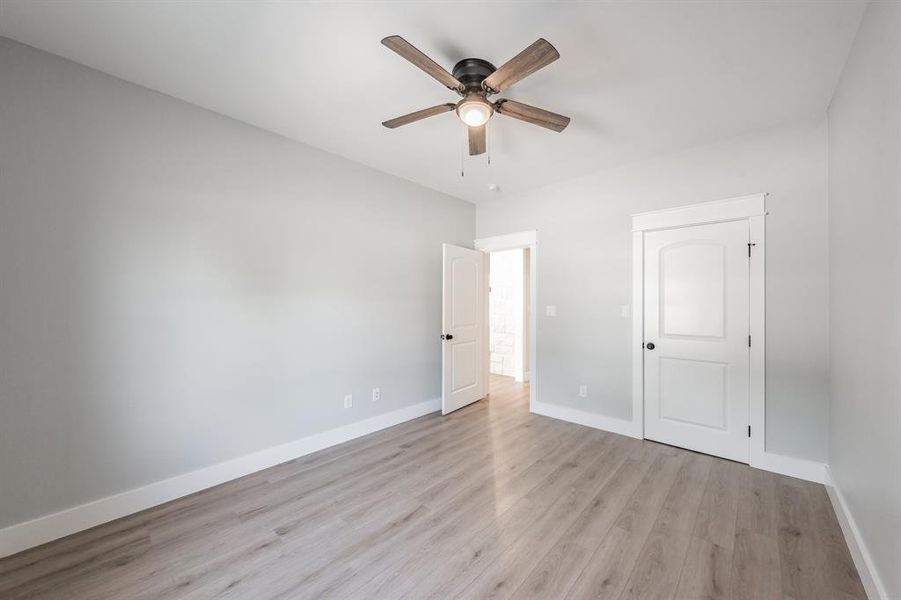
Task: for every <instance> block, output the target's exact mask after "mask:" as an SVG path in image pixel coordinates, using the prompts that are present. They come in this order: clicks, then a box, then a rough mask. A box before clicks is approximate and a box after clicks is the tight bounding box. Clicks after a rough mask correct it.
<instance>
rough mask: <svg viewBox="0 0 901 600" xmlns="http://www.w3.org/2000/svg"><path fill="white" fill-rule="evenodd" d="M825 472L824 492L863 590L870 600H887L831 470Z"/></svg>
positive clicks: (870, 557) (886, 595) (877, 573)
mask: <svg viewBox="0 0 901 600" xmlns="http://www.w3.org/2000/svg"><path fill="white" fill-rule="evenodd" d="M825 472H826V482H825V484H826V491H827V492H828V493H829V500H830V501H832V508H833V509H834V510H835V516H836V517H837V518H838V523H839V525H841V528H842V533H844V534H845V543H847V544H848V550H849V551H850V552H851V558H852V559H854V566H855V567H857V573H858V575H860V581H861V582H862V583H863V587H864V590H866V592H867V597H868V598H870V600H888V593H887V592H886V591H885V586H884V585H883V584H882V580H881V579H880V578H879V572H878V571H877V570H876V565H875V564H874V563H873V558H872V556H870V552H869V550H867V545H866V544H865V543H864V541H863V538H862V537H861V535H860V530H859V529H858V528H857V523H856V522H855V521H854V516H853V515H852V514H851V511H850V510H849V508H848V503H847V502H846V501H845V496H844V494H842V490H841V488H840V487H838V485H837V484H836V483H835V480H834V479H833V478H832V470H831V469H830V468H829V467H828V466H827V467H826V469H825Z"/></svg>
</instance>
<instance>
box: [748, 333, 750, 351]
mask: <svg viewBox="0 0 901 600" xmlns="http://www.w3.org/2000/svg"><path fill="white" fill-rule="evenodd" d="M750 347H751V336H750V335H749V336H748V348H750Z"/></svg>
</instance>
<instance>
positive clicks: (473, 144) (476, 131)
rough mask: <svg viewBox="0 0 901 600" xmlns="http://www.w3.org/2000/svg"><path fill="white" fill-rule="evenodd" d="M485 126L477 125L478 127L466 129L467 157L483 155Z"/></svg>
mask: <svg viewBox="0 0 901 600" xmlns="http://www.w3.org/2000/svg"><path fill="white" fill-rule="evenodd" d="M486 127H487V125H479V126H478V127H468V129H469V155H470V156H475V155H476V154H485V149H486V146H487V144H486V143H485V128H486Z"/></svg>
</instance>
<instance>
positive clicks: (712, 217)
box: [632, 194, 768, 468]
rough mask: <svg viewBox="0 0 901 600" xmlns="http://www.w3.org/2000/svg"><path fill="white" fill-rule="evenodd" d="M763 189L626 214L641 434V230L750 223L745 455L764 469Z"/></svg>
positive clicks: (635, 409) (636, 416)
mask: <svg viewBox="0 0 901 600" xmlns="http://www.w3.org/2000/svg"><path fill="white" fill-rule="evenodd" d="M766 196H767V195H766V194H753V195H750V196H741V197H739V198H730V199H728V200H721V201H718V202H704V203H701V204H692V205H689V206H682V207H678V208H670V209H665V210H658V211H652V212H645V213H639V214H635V215H632V421H633V423H634V424H635V426H636V429H637V431H639V432H640V433H641V438H642V439H644V350H643V344H644V234H645V232H646V231H654V230H659V229H672V228H676V227H691V226H693V225H703V224H706V223H723V222H726V221H748V224H749V227H750V237H751V244H752V246H750V247H749V248H750V251H751V265H750V278H751V281H750V303H749V310H750V331H749V334H750V336H751V352H750V372H749V375H750V382H749V385H750V390H749V392H750V393H749V397H748V407H749V411H750V415H749V417H750V418H749V421H748V422H749V423H750V424H751V438H750V440H749V459H750V461H749V462H750V465H751V466H752V467H760V468H768V466H767V465H768V461H767V456H766V386H765V383H766V371H765V361H766V337H765V336H766V326H765V323H766V321H765V319H766V313H765V306H766V289H765V282H766V277H765V268H766V264H765V257H766V247H765V242H766V238H765V229H766V227H765V226H766Z"/></svg>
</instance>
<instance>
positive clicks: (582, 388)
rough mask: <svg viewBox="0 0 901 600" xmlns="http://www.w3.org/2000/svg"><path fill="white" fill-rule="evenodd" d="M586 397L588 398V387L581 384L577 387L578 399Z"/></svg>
mask: <svg viewBox="0 0 901 600" xmlns="http://www.w3.org/2000/svg"><path fill="white" fill-rule="evenodd" d="M587 397H588V386H587V385H584V384H582V385H580V386H579V398H587Z"/></svg>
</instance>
